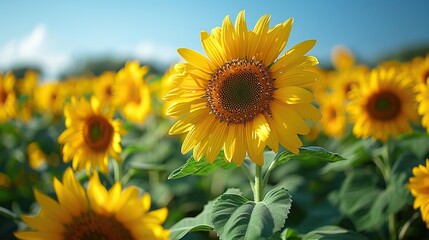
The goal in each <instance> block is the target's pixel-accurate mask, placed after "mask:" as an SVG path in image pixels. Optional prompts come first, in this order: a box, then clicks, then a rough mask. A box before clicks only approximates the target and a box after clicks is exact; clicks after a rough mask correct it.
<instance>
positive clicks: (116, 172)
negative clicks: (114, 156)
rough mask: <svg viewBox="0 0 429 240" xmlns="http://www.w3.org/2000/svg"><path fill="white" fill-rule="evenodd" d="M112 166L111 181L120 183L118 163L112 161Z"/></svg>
mask: <svg viewBox="0 0 429 240" xmlns="http://www.w3.org/2000/svg"><path fill="white" fill-rule="evenodd" d="M112 164H113V179H114V181H115V182H119V181H121V170H120V169H119V163H118V162H117V161H112Z"/></svg>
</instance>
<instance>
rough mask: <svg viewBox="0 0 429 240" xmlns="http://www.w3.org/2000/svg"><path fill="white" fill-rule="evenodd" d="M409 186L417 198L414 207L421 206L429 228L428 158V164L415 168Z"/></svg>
mask: <svg viewBox="0 0 429 240" xmlns="http://www.w3.org/2000/svg"><path fill="white" fill-rule="evenodd" d="M407 188H408V189H409V190H410V192H411V194H412V195H413V196H414V197H415V198H416V199H415V200H414V209H417V208H420V212H421V214H422V219H423V221H425V223H426V227H427V228H429V160H427V159H426V166H423V165H419V166H417V167H414V168H413V177H410V180H409V183H408V184H407Z"/></svg>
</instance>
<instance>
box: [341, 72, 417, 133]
mask: <svg viewBox="0 0 429 240" xmlns="http://www.w3.org/2000/svg"><path fill="white" fill-rule="evenodd" d="M359 86H360V87H359V88H355V89H353V91H352V93H351V102H350V104H349V105H348V106H347V107H348V108H347V109H348V111H349V114H350V117H351V119H352V121H353V122H354V123H355V125H354V127H353V132H354V133H355V135H357V136H358V137H369V136H371V137H373V138H375V139H380V140H382V141H387V139H388V138H389V137H395V136H396V135H398V134H400V133H405V132H409V131H411V130H412V129H411V126H410V123H409V121H410V120H416V117H417V114H416V108H415V107H416V106H415V102H414V91H413V84H412V80H411V79H410V78H409V76H408V75H407V74H406V73H405V72H403V71H402V70H401V69H400V68H396V67H379V68H377V69H374V70H372V71H371V73H370V74H369V75H368V79H367V80H366V81H361V82H360V85H359Z"/></svg>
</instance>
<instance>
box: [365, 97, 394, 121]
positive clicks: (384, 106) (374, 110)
mask: <svg viewBox="0 0 429 240" xmlns="http://www.w3.org/2000/svg"><path fill="white" fill-rule="evenodd" d="M367 110H368V112H369V114H370V116H371V117H373V118H374V119H377V120H382V121H387V120H392V119H395V118H396V116H398V115H399V113H400V112H401V100H400V99H399V97H398V96H397V95H396V94H395V93H393V92H390V91H384V92H380V93H377V94H374V96H372V97H371V98H370V99H369V101H368V105H367Z"/></svg>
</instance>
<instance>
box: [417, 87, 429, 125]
mask: <svg viewBox="0 0 429 240" xmlns="http://www.w3.org/2000/svg"><path fill="white" fill-rule="evenodd" d="M416 100H417V102H418V109H417V110H418V113H419V114H420V115H421V116H422V119H421V122H422V126H423V127H425V128H426V130H427V131H428V133H429V82H427V83H426V84H425V85H424V84H419V85H418V88H417V96H416Z"/></svg>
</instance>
